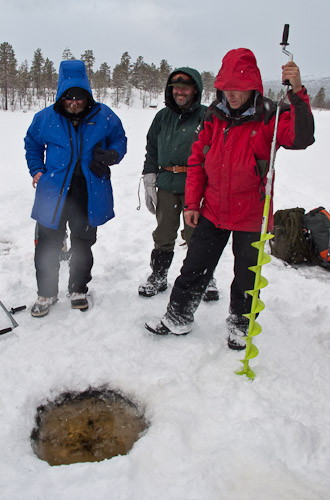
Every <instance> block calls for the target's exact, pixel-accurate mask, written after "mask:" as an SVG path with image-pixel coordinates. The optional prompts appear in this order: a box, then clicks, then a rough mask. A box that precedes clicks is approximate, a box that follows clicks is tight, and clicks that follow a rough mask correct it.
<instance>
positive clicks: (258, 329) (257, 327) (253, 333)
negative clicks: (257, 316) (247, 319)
mask: <svg viewBox="0 0 330 500" xmlns="http://www.w3.org/2000/svg"><path fill="white" fill-rule="evenodd" d="M244 316H247V314H244ZM261 330H262V328H261V325H259V323H257V322H256V321H255V322H254V324H253V328H252V330H251V331H250V329H249V333H248V337H256V336H257V335H259V333H260V332H261Z"/></svg>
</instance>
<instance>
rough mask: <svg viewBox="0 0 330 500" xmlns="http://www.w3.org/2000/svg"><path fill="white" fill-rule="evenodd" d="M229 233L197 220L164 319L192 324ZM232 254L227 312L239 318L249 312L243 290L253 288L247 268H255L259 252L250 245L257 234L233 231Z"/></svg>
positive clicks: (249, 305)
mask: <svg viewBox="0 0 330 500" xmlns="http://www.w3.org/2000/svg"><path fill="white" fill-rule="evenodd" d="M230 234H231V231H228V230H225V229H217V228H216V227H215V226H214V224H212V222H210V221H209V220H208V219H206V218H205V217H202V216H201V217H200V219H199V223H198V226H197V227H196V229H195V230H194V233H193V236H192V238H191V241H190V245H189V247H188V253H187V257H186V258H185V260H184V262H183V266H182V268H181V274H180V276H179V277H178V278H177V279H176V281H175V284H174V287H173V290H172V293H171V297H170V302H169V304H168V307H167V312H166V315H165V316H166V319H168V320H169V321H170V322H172V323H174V324H177V325H187V324H189V323H192V322H193V321H194V312H195V311H196V309H197V307H198V305H199V303H200V301H201V299H202V296H203V293H204V291H205V289H206V287H207V285H208V283H209V281H210V279H211V277H212V275H213V272H214V269H215V268H216V266H217V264H218V262H219V259H220V257H221V254H222V252H223V250H224V248H225V246H226V244H227V242H228V240H229V237H230ZM232 234H233V253H234V256H235V264H234V276H235V277H234V280H233V282H232V284H231V294H230V312H231V313H232V314H237V315H239V316H240V315H242V314H244V313H248V312H250V309H251V301H252V298H251V296H250V295H247V294H246V293H245V292H246V290H252V289H253V288H254V280H255V273H253V272H252V271H250V270H249V269H248V268H249V267H250V266H253V265H256V263H257V257H258V250H257V249H255V248H254V247H252V246H251V243H253V242H254V241H258V240H259V238H260V233H254V232H243V231H233V232H232Z"/></svg>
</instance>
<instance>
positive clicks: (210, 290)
mask: <svg viewBox="0 0 330 500" xmlns="http://www.w3.org/2000/svg"><path fill="white" fill-rule="evenodd" d="M219 298H220V296H219V290H218V289H217V282H216V281H215V278H211V280H210V282H209V284H208V285H207V288H206V290H205V292H204V295H203V300H204V302H213V301H216V300H219Z"/></svg>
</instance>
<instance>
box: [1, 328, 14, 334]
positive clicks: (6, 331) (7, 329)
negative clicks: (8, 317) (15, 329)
mask: <svg viewBox="0 0 330 500" xmlns="http://www.w3.org/2000/svg"><path fill="white" fill-rule="evenodd" d="M11 331H12V328H10V327H9V328H3V329H2V330H0V335H4V334H5V333H9V332H11Z"/></svg>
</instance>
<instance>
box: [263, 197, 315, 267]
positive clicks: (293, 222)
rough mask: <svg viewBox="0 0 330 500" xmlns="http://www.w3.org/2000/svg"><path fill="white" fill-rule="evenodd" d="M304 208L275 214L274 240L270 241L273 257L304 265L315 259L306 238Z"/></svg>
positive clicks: (290, 209) (288, 209)
mask: <svg viewBox="0 0 330 500" xmlns="http://www.w3.org/2000/svg"><path fill="white" fill-rule="evenodd" d="M304 214H305V210H304V208H298V207H297V208H287V209H285V210H277V211H276V212H275V214H274V229H273V231H272V232H273V235H274V238H273V239H271V240H269V244H270V249H271V253H272V255H274V256H275V257H278V258H279V259H282V260H284V261H285V262H288V263H289V264H302V263H304V262H308V261H311V260H313V259H314V254H313V251H312V249H311V246H310V244H309V242H308V241H307V239H306V237H305V229H304V224H303V218H304Z"/></svg>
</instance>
